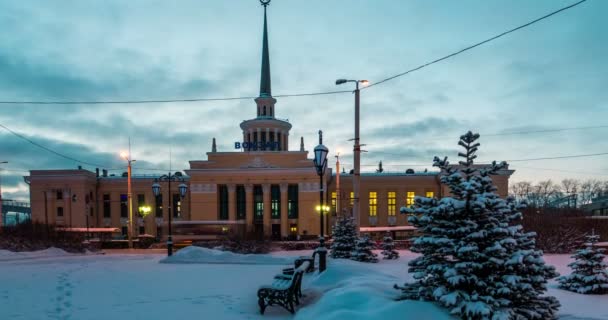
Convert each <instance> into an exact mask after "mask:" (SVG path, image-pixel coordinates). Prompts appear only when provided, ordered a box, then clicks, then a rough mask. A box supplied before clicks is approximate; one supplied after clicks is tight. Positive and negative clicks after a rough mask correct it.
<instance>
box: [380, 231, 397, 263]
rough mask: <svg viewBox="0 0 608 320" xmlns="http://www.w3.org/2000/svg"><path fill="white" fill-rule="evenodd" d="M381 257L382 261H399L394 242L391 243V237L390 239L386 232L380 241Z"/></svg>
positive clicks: (388, 233)
mask: <svg viewBox="0 0 608 320" xmlns="http://www.w3.org/2000/svg"><path fill="white" fill-rule="evenodd" d="M382 255H383V259H388V260H392V259H399V252H397V251H395V242H394V241H393V237H391V233H390V232H388V231H387V232H386V235H384V238H383V239H382Z"/></svg>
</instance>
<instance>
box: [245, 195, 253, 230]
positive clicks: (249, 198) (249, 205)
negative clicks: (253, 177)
mask: <svg viewBox="0 0 608 320" xmlns="http://www.w3.org/2000/svg"><path fill="white" fill-rule="evenodd" d="M245 206H246V208H245V221H246V228H245V229H246V230H247V232H252V231H253V185H252V184H246V185H245Z"/></svg>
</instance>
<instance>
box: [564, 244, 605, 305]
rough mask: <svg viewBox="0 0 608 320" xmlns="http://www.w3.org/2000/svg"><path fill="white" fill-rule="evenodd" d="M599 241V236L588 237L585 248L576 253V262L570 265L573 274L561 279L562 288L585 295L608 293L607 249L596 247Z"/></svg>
mask: <svg viewBox="0 0 608 320" xmlns="http://www.w3.org/2000/svg"><path fill="white" fill-rule="evenodd" d="M598 240H599V236H598V235H590V236H587V243H586V246H585V248H583V249H580V250H578V251H576V253H575V254H574V255H573V256H572V258H574V259H575V261H574V262H572V263H570V264H569V265H568V267H570V268H572V274H570V275H567V276H563V277H560V278H559V287H560V288H562V289H566V290H569V291H574V292H578V293H584V294H606V293H608V270H606V268H607V266H608V265H607V264H606V263H605V262H604V258H605V255H604V251H605V249H602V248H597V247H595V246H594V244H595V243H596V242H598Z"/></svg>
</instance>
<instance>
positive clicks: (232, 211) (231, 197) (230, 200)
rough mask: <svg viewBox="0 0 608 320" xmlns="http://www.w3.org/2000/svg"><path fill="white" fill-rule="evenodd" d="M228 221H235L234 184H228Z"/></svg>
mask: <svg viewBox="0 0 608 320" xmlns="http://www.w3.org/2000/svg"><path fill="white" fill-rule="evenodd" d="M228 221H236V185H235V184H229V185H228Z"/></svg>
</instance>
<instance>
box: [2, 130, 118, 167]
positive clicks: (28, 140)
mask: <svg viewBox="0 0 608 320" xmlns="http://www.w3.org/2000/svg"><path fill="white" fill-rule="evenodd" d="M0 127H2V128H4V129H5V130H7V131H8V132H10V133H12V134H13V135H15V136H17V137H19V138H20V139H23V140H25V141H27V142H29V143H31V144H33V145H35V146H36V147H38V148H42V149H44V150H46V151H48V152H50V153H53V154H55V155H57V156H60V157H62V158H64V159H68V160H71V161H74V162H77V163H82V164H86V165H89V166H94V167H101V168H104V167H108V166H104V165H100V164H96V163H91V162H86V161H81V160H78V159H76V158H72V157H70V156H67V155H65V154H63V153H59V152H57V151H55V150H53V149H51V148H47V147H45V146H43V145H41V144H39V143H37V142H35V141H32V140H30V139H28V138H27V137H25V136H23V135H21V134H19V133H18V132H15V131H13V130H11V129H10V128H9V127H7V126H5V125H3V124H1V123H0Z"/></svg>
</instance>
